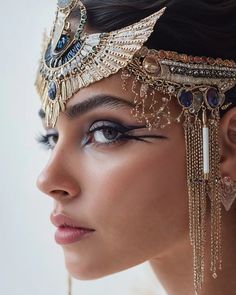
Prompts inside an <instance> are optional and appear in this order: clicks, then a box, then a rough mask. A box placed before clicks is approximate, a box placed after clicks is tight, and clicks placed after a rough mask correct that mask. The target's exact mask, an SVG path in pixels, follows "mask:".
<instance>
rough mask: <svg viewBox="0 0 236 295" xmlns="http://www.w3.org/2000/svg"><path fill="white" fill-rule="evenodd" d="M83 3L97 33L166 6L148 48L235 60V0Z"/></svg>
mask: <svg viewBox="0 0 236 295" xmlns="http://www.w3.org/2000/svg"><path fill="white" fill-rule="evenodd" d="M83 3H84V4H85V6H86V8H87V11H88V24H89V26H90V27H91V28H92V29H94V30H96V31H98V32H110V31H113V30H116V29H120V28H122V27H124V26H127V25H130V24H132V23H134V22H137V21H139V20H141V19H142V18H144V17H146V16H149V15H151V14H152V13H154V12H156V11H158V10H159V9H161V8H162V7H164V6H166V7H167V9H166V11H165V13H164V15H163V16H162V17H161V18H160V20H159V21H158V22H157V25H156V27H155V30H154V33H153V34H152V35H151V37H150V38H149V40H148V42H147V43H146V45H147V46H148V47H149V48H155V49H164V50H172V51H177V52H178V53H185V54H188V55H196V56H209V57H214V58H217V57H221V58H223V59H233V60H235V61H236V0H192V1H191V0H83ZM226 102H227V103H228V102H232V103H233V104H232V106H231V107H233V106H236V87H235V88H234V89H231V90H230V91H229V92H227V93H226ZM231 107H230V108H231ZM224 113H225V111H222V112H221V116H223V115H224Z"/></svg>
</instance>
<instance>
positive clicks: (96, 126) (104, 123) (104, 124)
mask: <svg viewBox="0 0 236 295" xmlns="http://www.w3.org/2000/svg"><path fill="white" fill-rule="evenodd" d="M103 128H114V129H117V130H118V131H120V132H127V131H129V130H130V128H128V127H126V126H124V125H121V124H120V123H117V122H114V121H109V120H99V121H95V122H93V124H92V125H91V127H90V129H89V132H88V133H92V132H95V131H97V130H101V129H103Z"/></svg>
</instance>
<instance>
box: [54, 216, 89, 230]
mask: <svg viewBox="0 0 236 295" xmlns="http://www.w3.org/2000/svg"><path fill="white" fill-rule="evenodd" d="M50 220H51V222H52V224H54V225H55V226H56V227H60V226H70V227H76V228H83V229H89V230H93V229H92V228H88V227H86V226H84V225H83V224H82V223H78V222H75V221H74V220H72V219H71V218H70V217H68V216H67V215H65V214H63V213H58V214H53V213H52V214H51V215H50Z"/></svg>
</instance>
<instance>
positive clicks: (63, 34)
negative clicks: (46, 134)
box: [36, 0, 165, 127]
mask: <svg viewBox="0 0 236 295" xmlns="http://www.w3.org/2000/svg"><path fill="white" fill-rule="evenodd" d="M76 8H79V10H80V14H81V16H80V22H79V23H78V21H77V23H76V19H75V18H73V17H72V13H73V12H74V10H75V9H76ZM164 10H165V8H163V9H161V10H160V11H158V12H156V13H154V14H153V15H151V16H149V17H147V18H145V19H143V20H141V21H140V22H138V23H135V24H133V25H131V26H127V27H125V28H122V29H120V30H116V31H113V32H110V33H96V34H87V33H86V32H85V23H86V19H87V15H86V8H85V6H84V5H83V3H82V2H81V1H77V0H71V1H69V0H68V1H66V0H64V1H62V0H61V1H58V9H57V14H56V20H55V24H54V27H53V30H52V33H51V36H50V38H49V39H48V40H46V42H45V49H44V50H43V56H42V60H41V62H40V68H39V72H38V76H37V81H36V85H37V89H38V91H39V94H40V96H41V98H42V105H43V110H44V111H45V113H46V124H47V125H48V126H52V127H55V124H56V121H57V118H58V116H59V113H60V111H64V110H65V105H66V102H67V101H68V99H69V98H70V97H72V96H73V94H75V93H76V92H77V91H78V90H80V89H81V88H83V87H87V86H88V85H90V84H91V83H94V82H96V81H100V80H101V79H103V78H105V77H108V76H110V75H112V74H115V73H117V72H118V71H119V70H120V69H122V68H124V67H126V66H127V64H128V63H129V62H131V60H132V58H133V56H134V54H135V53H136V52H137V51H138V50H139V49H140V48H141V47H142V45H143V44H144V43H145V42H146V41H147V39H148V37H149V36H150V35H151V33H152V32H153V28H154V25H155V23H156V22H157V20H158V19H159V18H160V17H161V15H162V14H163V13H164Z"/></svg>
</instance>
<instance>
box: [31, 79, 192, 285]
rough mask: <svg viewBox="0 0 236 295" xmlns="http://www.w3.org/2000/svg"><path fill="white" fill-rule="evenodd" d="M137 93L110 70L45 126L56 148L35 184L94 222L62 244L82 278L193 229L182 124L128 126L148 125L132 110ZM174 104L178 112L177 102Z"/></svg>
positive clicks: (132, 261) (112, 269) (158, 252)
mask: <svg viewBox="0 0 236 295" xmlns="http://www.w3.org/2000/svg"><path fill="white" fill-rule="evenodd" d="M129 86H130V85H128V87H127V88H128V89H130V88H129ZM104 96H105V97H104ZM133 96H134V94H133V93H132V91H131V90H127V91H124V90H123V89H122V80H121V78H120V74H116V75H113V76H111V77H109V78H107V79H103V80H102V81H100V82H97V83H94V84H92V85H90V86H89V87H87V88H84V89H82V90H80V91H79V92H78V93H77V94H76V95H74V96H73V98H71V99H70V100H69V101H68V103H67V110H69V109H70V108H71V107H72V106H74V105H76V104H78V103H79V104H82V105H81V107H77V108H76V110H77V112H76V111H75V109H74V111H73V112H70V116H69V115H66V114H65V113H61V114H60V116H59V119H58V122H57V125H56V128H55V129H51V130H47V134H55V135H54V136H52V135H51V136H49V144H50V147H51V148H52V153H51V157H50V160H49V162H48V164H47V166H46V167H45V168H44V170H43V171H42V173H41V174H40V175H39V177H38V180H37V185H38V187H39V189H40V190H42V191H43V192H44V193H45V194H47V195H49V196H51V197H53V198H54V212H57V213H58V212H61V213H64V214H66V215H68V216H69V217H71V218H72V219H73V220H75V221H76V222H78V223H81V224H85V225H86V227H88V228H92V229H95V231H94V232H93V233H92V234H91V235H90V236H89V238H87V239H82V240H80V241H78V242H75V243H71V244H66V245H62V247H63V250H64V255H65V263H66V267H67V269H68V271H69V272H70V274H71V275H72V276H73V277H75V278H78V279H85V280H91V279H96V278H101V277H103V276H106V275H109V274H112V273H116V272H119V271H122V270H126V269H128V268H130V267H133V266H135V265H138V264H140V263H143V262H145V261H147V260H151V259H153V258H157V259H158V258H159V257H161V256H162V255H164V254H165V253H166V252H168V251H170V250H171V248H172V247H175V246H176V244H177V243H180V242H181V241H182V240H183V238H185V237H187V235H188V197H187V186H186V168H185V141H184V134H183V128H182V125H181V124H178V123H176V124H172V125H171V126H170V128H165V129H155V130H152V131H149V130H148V129H147V128H144V127H143V128H139V129H135V130H129V129H132V128H134V127H141V126H143V125H144V123H143V124H142V123H138V122H137V121H136V120H135V118H134V117H133V116H132V115H131V104H132V102H133ZM114 97H116V98H114ZM118 97H119V98H120V100H119V101H118V100H117V98H118ZM121 99H122V100H123V102H122V101H121ZM88 100H89V101H90V103H87V104H86V102H87V101H88ZM94 102H95V103H94ZM171 112H172V113H173V114H174V115H176V114H178V113H179V110H177V109H176V106H175V103H173V104H171ZM76 114H77V116H76ZM131 127H132V128H131ZM146 136H148V137H146Z"/></svg>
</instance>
